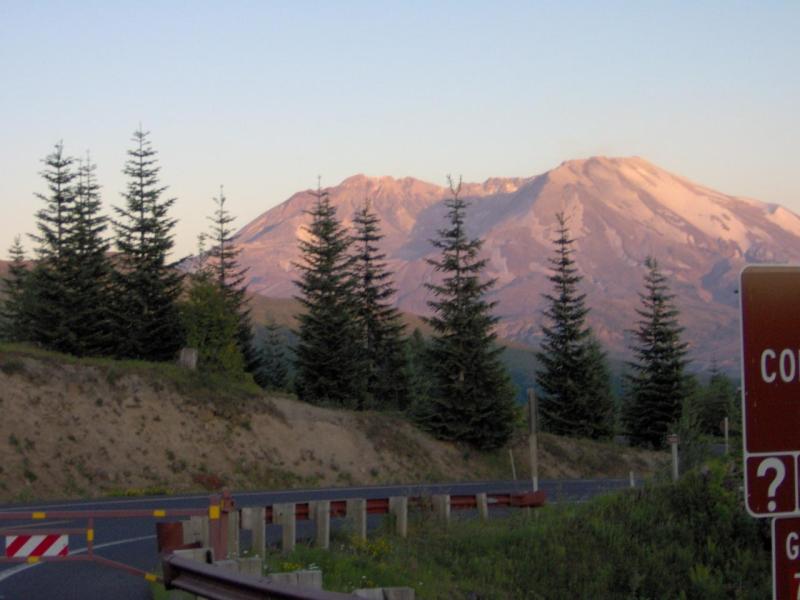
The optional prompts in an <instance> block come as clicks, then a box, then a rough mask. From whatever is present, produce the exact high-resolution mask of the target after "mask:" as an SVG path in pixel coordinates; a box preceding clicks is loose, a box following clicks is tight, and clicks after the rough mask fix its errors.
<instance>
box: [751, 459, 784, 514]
mask: <svg viewBox="0 0 800 600" xmlns="http://www.w3.org/2000/svg"><path fill="white" fill-rule="evenodd" d="M767 471H775V477H774V478H773V480H772V483H770V484H769V487H768V488H767V497H768V498H775V492H777V491H778V486H779V485H780V484H782V483H783V480H784V479H785V478H786V466H785V465H784V464H783V461H782V460H781V459H779V458H765V459H764V460H762V461H761V464H760V465H758V471H756V475H757V476H758V477H764V476H765V475H766V474H767ZM777 507H778V505H777V503H776V502H775V500H770V501H769V502H768V503H767V510H768V511H769V512H775V509H776V508H777Z"/></svg>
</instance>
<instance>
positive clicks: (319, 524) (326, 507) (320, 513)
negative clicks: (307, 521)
mask: <svg viewBox="0 0 800 600" xmlns="http://www.w3.org/2000/svg"><path fill="white" fill-rule="evenodd" d="M314 522H315V524H316V539H315V542H316V545H317V548H323V549H325V550H327V549H328V548H330V546H331V502H330V500H319V501H317V502H314Z"/></svg>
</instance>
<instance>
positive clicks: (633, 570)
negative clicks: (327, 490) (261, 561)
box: [268, 462, 771, 600]
mask: <svg viewBox="0 0 800 600" xmlns="http://www.w3.org/2000/svg"><path fill="white" fill-rule="evenodd" d="M740 482H741V473H740V471H739V467H738V466H737V465H735V464H734V463H732V462H716V463H714V464H712V465H710V466H705V467H703V468H702V469H701V470H695V471H693V472H692V473H690V474H688V475H686V476H685V477H683V478H682V479H681V480H680V482H679V483H677V484H672V483H667V482H661V483H653V484H650V485H647V486H646V487H645V488H644V489H638V490H630V491H626V492H622V493H615V494H611V495H608V496H604V497H600V498H597V499H595V500H592V501H591V502H588V503H586V504H580V505H558V506H555V505H551V506H547V507H545V508H542V509H538V510H537V516H536V517H535V518H532V517H528V516H526V514H525V513H524V511H518V512H516V513H515V514H513V515H512V516H510V517H508V518H496V519H490V520H489V521H486V522H481V521H478V520H469V521H458V522H455V523H451V524H450V526H449V527H446V526H444V525H442V524H440V523H437V522H435V521H433V520H431V518H427V519H425V520H417V521H416V522H413V523H412V524H411V528H410V531H409V536H408V538H407V539H405V540H403V539H400V538H398V537H396V536H393V535H391V534H389V533H385V532H384V533H382V534H379V535H377V536H373V537H371V538H370V539H369V540H368V541H366V542H364V541H360V540H356V539H350V538H347V537H340V538H339V539H338V540H336V541H335V542H332V549H331V550H330V551H321V550H317V549H314V548H311V547H308V546H304V545H299V546H298V547H297V548H296V549H295V551H294V552H293V553H291V554H290V555H288V556H281V555H279V554H277V553H276V554H273V555H271V556H270V557H269V561H268V563H269V567H268V568H269V570H270V571H273V572H280V571H287V570H295V569H300V568H319V569H321V570H322V572H323V579H324V585H325V588H326V589H330V590H336V591H351V590H353V589H357V588H364V587H393V586H408V587H413V588H414V589H415V591H416V594H417V597H418V598H423V599H427V600H434V599H442V600H444V599H460V598H463V599H477V598H480V599H482V600H490V599H497V600H501V599H509V598H514V599H526V598H530V599H562V598H603V599H620V600H623V599H626V600H627V599H645V598H677V599H697V600H715V599H723V598H739V599H753V600H763V599H764V598H768V597H770V594H771V584H770V568H769V565H770V551H769V547H770V543H769V531H768V527H767V525H766V523H764V522H762V521H759V520H755V519H752V518H750V517H749V516H748V515H747V514H746V513H745V510H744V508H743V506H742V498H741V493H740V491H739V485H740Z"/></svg>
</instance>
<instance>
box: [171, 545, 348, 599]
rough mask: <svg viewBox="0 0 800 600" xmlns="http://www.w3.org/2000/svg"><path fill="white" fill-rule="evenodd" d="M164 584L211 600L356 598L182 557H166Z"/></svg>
mask: <svg viewBox="0 0 800 600" xmlns="http://www.w3.org/2000/svg"><path fill="white" fill-rule="evenodd" d="M162 565H163V568H164V585H165V586H166V588H167V589H168V590H169V589H176V590H183V591H185V592H189V593H192V594H197V595H198V596H202V597H204V598H209V599H210V600H353V598H356V596H353V595H350V594H340V593H338V592H326V591H323V590H315V589H312V588H304V587H300V586H295V585H288V584H282V583H269V582H267V581H266V580H265V579H263V578H261V577H251V576H248V575H240V574H238V573H233V572H231V571H226V570H224V569H222V568H220V567H216V566H214V565H208V564H205V563H201V562H199V561H195V560H191V559H189V558H184V557H181V556H175V555H170V556H165V557H164V559H163V562H162Z"/></svg>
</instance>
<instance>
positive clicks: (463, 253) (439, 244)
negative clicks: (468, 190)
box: [420, 180, 514, 449]
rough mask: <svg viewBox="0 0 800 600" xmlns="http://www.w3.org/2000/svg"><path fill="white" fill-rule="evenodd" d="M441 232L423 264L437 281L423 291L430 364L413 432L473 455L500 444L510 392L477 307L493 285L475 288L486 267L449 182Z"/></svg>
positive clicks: (486, 315) (487, 316)
mask: <svg viewBox="0 0 800 600" xmlns="http://www.w3.org/2000/svg"><path fill="white" fill-rule="evenodd" d="M450 190H451V194H452V195H451V197H450V198H449V199H448V200H447V203H446V206H447V208H448V219H449V224H448V227H447V228H445V229H441V230H439V231H438V235H439V238H438V239H436V240H432V243H433V245H434V247H436V248H438V249H439V250H441V255H440V257H439V258H438V259H429V261H428V262H429V264H431V265H432V266H433V267H434V269H435V271H437V272H440V273H443V275H444V277H443V279H442V281H441V283H439V284H426V286H427V287H428V289H429V290H430V291H432V292H433V295H434V299H433V300H431V301H429V302H428V304H429V305H430V307H431V308H432V309H433V312H434V315H433V316H432V317H431V318H430V319H428V322H429V323H430V324H431V326H432V327H433V329H434V335H433V339H432V342H431V349H430V360H431V371H432V375H433V390H432V394H431V396H432V397H431V399H430V403H429V404H428V406H426V407H424V408H423V410H421V411H420V419H421V425H423V426H424V427H425V428H427V429H428V430H429V431H431V432H432V433H433V434H434V435H436V436H437V437H439V438H441V439H446V440H456V441H461V442H466V443H468V444H470V445H472V446H474V447H476V448H479V449H491V448H498V447H500V446H502V445H503V444H505V443H506V441H508V439H509V437H510V435H511V431H512V426H513V420H514V404H513V399H514V390H513V388H512V386H511V382H510V380H509V377H508V373H507V372H506V370H505V368H504V367H503V365H502V364H501V362H500V353H501V352H502V348H499V347H498V346H497V345H496V344H495V339H496V337H497V335H496V334H495V333H494V324H495V323H496V322H497V317H494V316H493V315H492V314H491V310H492V308H493V307H494V306H495V304H496V303H494V302H488V301H486V300H485V299H484V296H485V294H486V293H487V292H488V291H489V289H490V288H491V287H492V285H493V284H494V281H493V280H490V281H485V282H481V280H480V274H481V271H482V270H483V269H484V267H485V265H486V260H485V259H479V258H478V252H479V250H480V248H481V245H482V243H483V242H482V241H481V240H479V239H469V238H468V237H467V232H466V229H465V226H464V217H465V211H466V206H467V204H466V202H465V201H464V200H462V199H461V197H460V195H459V194H460V191H461V183H460V182H459V184H458V186H454V185H453V182H452V180H450Z"/></svg>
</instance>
